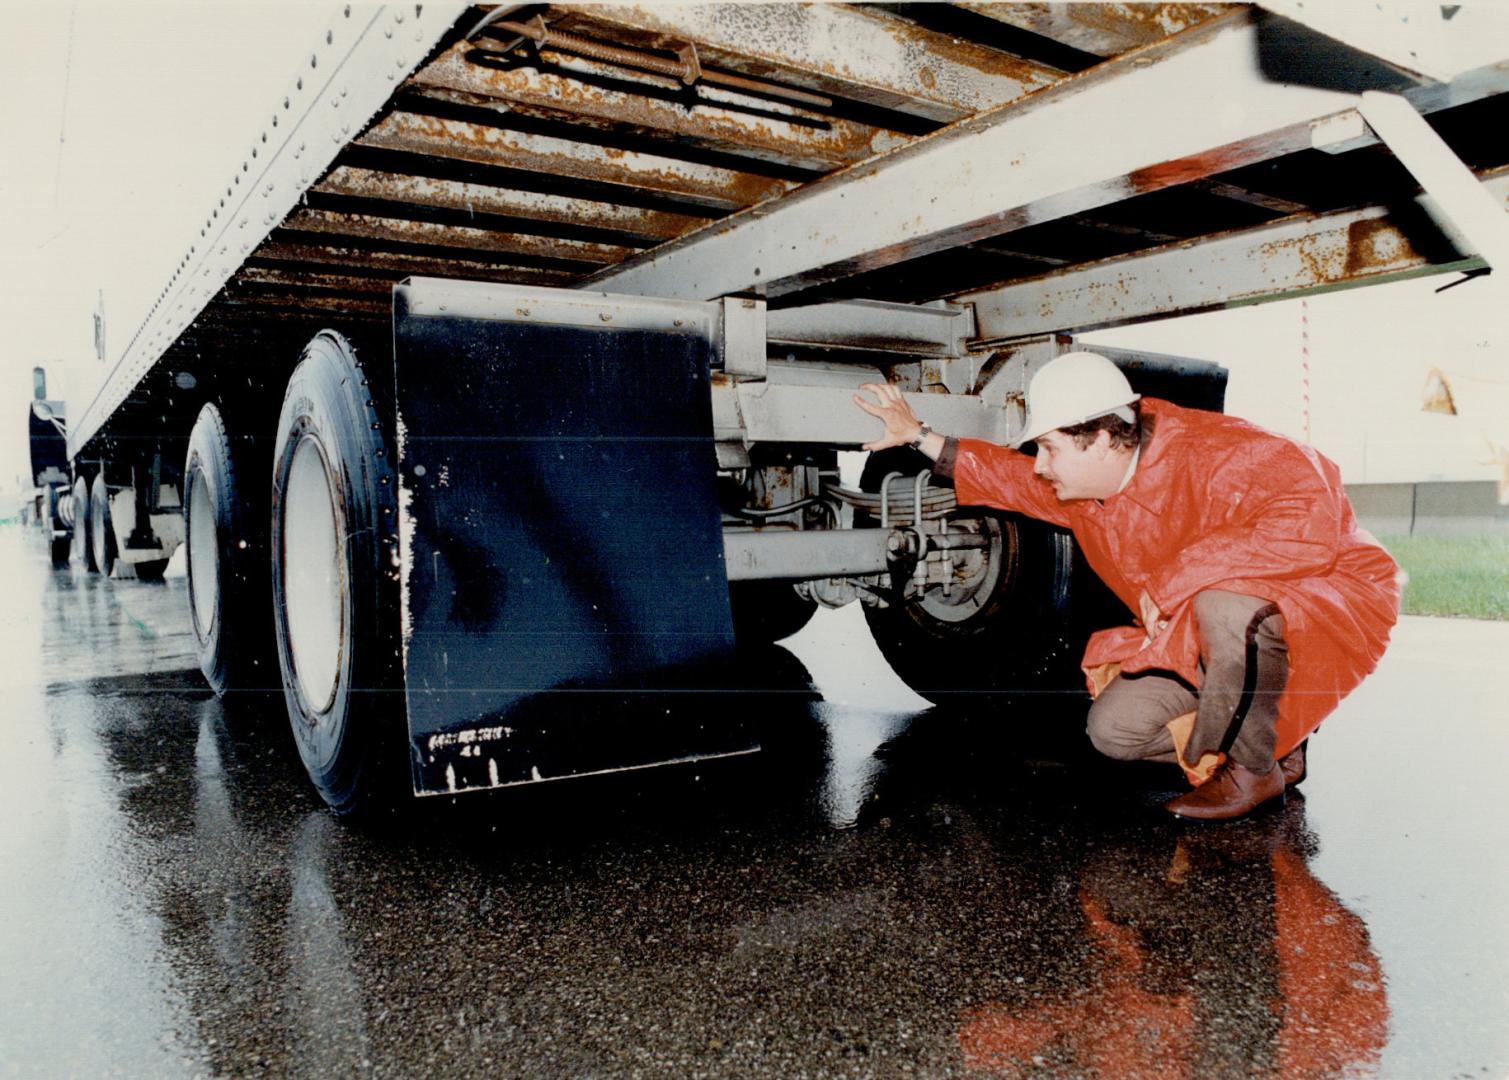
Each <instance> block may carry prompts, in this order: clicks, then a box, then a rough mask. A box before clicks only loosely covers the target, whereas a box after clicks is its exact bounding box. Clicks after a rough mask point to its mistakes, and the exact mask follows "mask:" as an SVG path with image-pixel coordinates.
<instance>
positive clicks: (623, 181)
mask: <svg viewBox="0 0 1509 1080" xmlns="http://www.w3.org/2000/svg"><path fill="white" fill-rule="evenodd" d="M356 141H357V143H358V144H360V145H362V146H374V147H378V148H380V149H386V150H402V151H405V152H407V153H412V154H426V155H430V156H433V157H440V158H450V159H453V160H457V161H468V162H473V163H475V164H480V165H494V166H501V167H504V168H509V169H518V170H521V171H524V172H531V173H541V174H544V175H547V176H564V177H570V178H572V179H578V180H589V181H593V182H597V183H605V184H617V185H621V186H624V187H629V188H635V189H639V190H642V191H646V192H650V193H654V194H660V195H667V196H672V197H675V198H679V199H682V200H684V201H686V202H690V203H693V204H697V205H703V206H709V207H714V208H718V209H725V210H733V209H740V208H742V207H744V206H748V205H749V204H751V203H754V202H759V201H761V200H762V199H766V198H770V197H772V196H774V195H779V194H782V193H783V192H785V191H787V190H789V189H790V188H793V187H795V186H796V185H795V184H792V183H790V182H788V181H784V180H775V179H772V178H770V177H766V176H757V175H755V174H753V173H743V172H735V171H734V170H731V169H724V168H720V167H717V166H712V165H702V164H697V163H693V162H682V161H676V160H674V159H671V158H665V157H658V156H655V155H652V154H642V153H638V152H631V151H616V152H614V153H613V154H612V155H611V156H610V155H609V154H607V153H605V152H604V151H603V149H602V148H601V147H597V146H592V145H590V144H587V143H579V142H572V141H568V140H566V139H557V138H553V137H550V136H544V135H532V134H526V133H523V132H516V131H506V130H502V129H499V128H493V127H487V126H485V125H481V124H471V123H466V122H464V121H460V120H444V119H440V118H438V117H432V116H420V115H417V114H414V113H393V114H391V115H389V116H386V117H384V118H383V119H382V120H380V121H378V123H376V124H375V125H373V127H372V129H371V130H370V131H368V132H367V133H366V134H365V135H363V136H361V138H359V139H357V140H356Z"/></svg>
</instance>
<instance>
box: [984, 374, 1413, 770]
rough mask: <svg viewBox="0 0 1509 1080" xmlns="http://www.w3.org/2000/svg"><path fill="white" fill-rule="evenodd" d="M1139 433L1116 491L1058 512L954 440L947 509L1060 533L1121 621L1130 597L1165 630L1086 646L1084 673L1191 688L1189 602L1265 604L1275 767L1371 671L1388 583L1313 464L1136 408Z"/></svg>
mask: <svg viewBox="0 0 1509 1080" xmlns="http://www.w3.org/2000/svg"><path fill="white" fill-rule="evenodd" d="M1141 407H1142V410H1143V414H1144V416H1151V418H1152V431H1151V436H1150V437H1149V438H1146V439H1144V442H1143V447H1142V453H1141V457H1140V458H1139V460H1138V463H1137V471H1136V473H1135V474H1134V475H1133V477H1132V480H1131V482H1130V483H1129V484H1128V485H1127V486H1126V488H1125V490H1123V491H1122V492H1121V493H1119V494H1117V495H1113V496H1111V497H1110V498H1108V499H1105V500H1104V501H1103V502H1102V501H1097V500H1094V499H1083V500H1071V501H1068V502H1060V501H1059V500H1058V498H1057V496H1055V495H1054V493H1053V487H1052V485H1050V484H1049V483H1048V482H1047V481H1045V480H1042V479H1041V478H1039V477H1036V476H1034V475H1033V474H1032V465H1033V460H1032V458H1031V457H1028V456H1027V455H1026V454H1022V453H1020V452H1018V451H1016V450H1009V449H1007V448H1005V447H1001V446H995V445H993V444H991V443H987V442H982V441H980V440H977V439H961V440H960V441H959V450H958V456H957V458H956V460H955V464H954V486H955V489H956V491H957V493H958V496H959V501H960V502H961V503H966V504H972V505H982V506H992V507H996V508H997V509H1001V510H1015V511H1018V512H1020V513H1023V514H1026V515H1028V516H1029V517H1034V518H1040V519H1042V520H1044V521H1049V522H1052V523H1054V524H1056V525H1062V526H1066V527H1067V528H1069V529H1071V530H1072V531H1073V533H1074V537H1075V539H1076V540H1078V541H1079V544H1080V547H1081V548H1083V549H1084V553H1085V558H1086V559H1087V560H1088V562H1089V564H1090V566H1091V567H1092V568H1093V569H1094V570H1095V572H1096V573H1097V574H1099V575H1100V577H1101V578H1102V579H1103V580H1104V581H1105V583H1106V584H1107V585H1108V586H1110V588H1111V590H1112V591H1113V592H1114V593H1115V594H1116V595H1117V596H1118V597H1120V598H1121V600H1122V601H1123V602H1124V603H1125V604H1126V605H1127V607H1129V608H1130V609H1131V610H1132V611H1137V610H1138V603H1137V597H1138V594H1139V592H1141V591H1142V590H1143V589H1146V590H1147V593H1148V595H1149V596H1151V597H1152V599H1153V601H1154V602H1155V603H1156V604H1157V605H1158V609H1159V610H1160V611H1161V612H1163V615H1164V617H1165V618H1167V619H1168V620H1169V626H1168V629H1167V630H1165V631H1164V632H1163V633H1162V634H1160V635H1159V636H1158V637H1157V638H1156V639H1155V640H1154V641H1153V642H1152V644H1150V645H1146V646H1144V642H1145V636H1144V634H1143V631H1142V629H1141V628H1140V627H1134V626H1122V627H1116V628H1113V629H1110V630H1102V631H1100V632H1099V633H1097V634H1095V635H1094V636H1093V637H1091V638H1090V642H1089V645H1088V646H1087V647H1086V649H1085V656H1084V660H1083V666H1084V669H1085V671H1086V673H1087V674H1088V673H1089V672H1091V671H1093V670H1095V669H1097V668H1100V667H1102V666H1103V665H1105V664H1111V663H1119V664H1121V670H1122V671H1123V672H1125V673H1127V674H1131V673H1134V672H1138V671H1148V670H1156V671H1172V672H1175V673H1177V674H1178V675H1180V676H1181V677H1182V678H1184V679H1186V680H1188V681H1189V683H1190V684H1191V685H1193V686H1195V687H1198V686H1199V685H1200V671H1199V642H1198V639H1197V638H1196V635H1195V625H1194V611H1193V605H1192V604H1191V603H1190V601H1191V599H1192V598H1193V597H1194V595H1195V594H1196V593H1197V592H1200V591H1202V590H1205V589H1223V590H1225V591H1227V592H1234V593H1241V594H1243V595H1247V596H1257V597H1261V598H1263V599H1265V600H1271V601H1273V602H1274V603H1276V604H1278V606H1279V609H1280V610H1281V611H1282V612H1283V615H1284V624H1285V628H1286V631H1285V639H1286V641H1287V643H1288V646H1289V682H1288V685H1287V686H1286V687H1285V690H1284V695H1283V697H1282V698H1281V699H1280V700H1279V719H1278V743H1277V745H1276V746H1275V748H1274V750H1275V753H1276V754H1277V756H1279V757H1282V756H1284V755H1285V754H1287V753H1288V752H1289V751H1290V750H1292V749H1293V748H1294V747H1296V746H1298V745H1299V743H1300V741H1301V740H1302V739H1304V738H1305V736H1307V735H1309V734H1310V732H1312V731H1314V730H1315V728H1316V727H1317V726H1318V725H1319V724H1320V722H1321V720H1323V719H1324V718H1325V717H1326V716H1327V714H1329V713H1330V712H1331V710H1332V709H1334V708H1335V707H1336V705H1337V703H1338V702H1339V701H1340V700H1341V699H1342V697H1343V696H1344V695H1345V694H1347V693H1348V692H1349V691H1350V690H1351V689H1352V688H1353V687H1355V686H1356V685H1357V684H1358V683H1359V682H1361V681H1362V679H1363V677H1364V676H1365V675H1367V674H1368V673H1369V672H1371V671H1372V670H1373V668H1374V667H1376V666H1377V664H1378V660H1379V658H1380V657H1382V655H1383V650H1384V648H1385V646H1386V645H1387V644H1388V636H1389V630H1390V628H1391V627H1392V626H1393V625H1394V622H1395V620H1396V619H1397V617H1398V612H1399V586H1398V582H1397V580H1396V577H1395V575H1396V573H1397V567H1396V566H1395V565H1394V561H1393V559H1391V558H1390V557H1389V555H1388V553H1387V552H1385V551H1384V550H1383V548H1382V547H1380V546H1379V545H1378V542H1377V541H1376V540H1374V539H1373V538H1372V536H1371V535H1369V534H1368V533H1367V532H1366V531H1364V530H1363V529H1361V528H1360V527H1359V526H1358V524H1357V519H1356V517H1355V516H1354V515H1353V513H1352V506H1351V503H1349V502H1348V501H1347V497H1346V494H1345V493H1344V492H1343V490H1342V486H1341V472H1340V470H1339V469H1338V468H1337V467H1336V465H1335V464H1334V463H1333V462H1332V461H1330V460H1329V459H1328V458H1326V457H1323V456H1322V455H1320V454H1318V453H1316V452H1315V451H1314V450H1312V449H1311V448H1309V447H1307V446H1301V445H1300V444H1299V443H1296V442H1294V441H1293V440H1291V439H1286V438H1284V437H1283V436H1281V435H1275V434H1273V433H1272V432H1269V431H1264V430H1263V429H1262V428H1259V427H1257V426H1255V425H1253V424H1249V423H1247V422H1246V421H1244V420H1239V419H1237V418H1235V417H1231V416H1223V415H1221V414H1219V413H1210V412H1201V411H1198V410H1194V409H1184V408H1180V407H1179V406H1177V405H1172V404H1170V403H1169V402H1166V401H1159V400H1158V399H1156V398H1144V399H1143V400H1142V403H1141Z"/></svg>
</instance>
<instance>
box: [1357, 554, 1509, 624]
mask: <svg viewBox="0 0 1509 1080" xmlns="http://www.w3.org/2000/svg"><path fill="white" fill-rule="evenodd" d="M1378 540H1379V542H1380V543H1381V544H1382V545H1383V546H1384V547H1385V548H1387V549H1388V551H1389V554H1391V555H1392V556H1393V557H1394V559H1395V560H1396V561H1397V562H1398V563H1399V565H1400V566H1401V567H1403V569H1404V571H1405V573H1407V574H1408V575H1409V580H1408V581H1407V582H1406V583H1405V586H1404V613H1405V614H1406V615H1457V616H1465V617H1467V618H1471V619H1509V535H1505V534H1504V533H1488V534H1483V533H1477V534H1470V535H1464V536H1380V537H1379V538H1378Z"/></svg>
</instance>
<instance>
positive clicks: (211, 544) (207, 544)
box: [188, 469, 220, 638]
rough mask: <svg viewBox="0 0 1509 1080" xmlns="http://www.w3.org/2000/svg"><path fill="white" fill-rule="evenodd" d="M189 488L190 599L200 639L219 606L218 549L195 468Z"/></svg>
mask: <svg viewBox="0 0 1509 1080" xmlns="http://www.w3.org/2000/svg"><path fill="white" fill-rule="evenodd" d="M190 475H191V476H192V479H191V481H190V483H191V485H192V486H191V487H190V488H189V537H188V541H189V555H188V562H189V597H190V600H191V602H192V608H193V612H194V622H195V623H196V624H197V626H198V629H199V636H200V637H201V638H203V637H205V636H206V635H208V634H209V632H210V629H211V627H213V626H214V625H215V616H216V615H217V614H218V612H219V605H220V547H219V544H218V543H217V542H216V536H215V505H214V502H213V500H212V499H211V497H210V485H209V484H208V483H207V482H206V481H205V479H204V474H203V473H201V472H199V471H198V470H197V469H196V470H195V471H194V472H193V473H192V474H190Z"/></svg>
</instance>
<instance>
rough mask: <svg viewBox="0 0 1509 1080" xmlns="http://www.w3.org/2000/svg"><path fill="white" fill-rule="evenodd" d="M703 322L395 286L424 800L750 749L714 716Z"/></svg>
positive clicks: (743, 734) (577, 296) (668, 310)
mask: <svg viewBox="0 0 1509 1080" xmlns="http://www.w3.org/2000/svg"><path fill="white" fill-rule="evenodd" d="M715 317H716V316H715V309H711V308H710V307H709V306H707V305H701V304H672V303H666V302H661V301H652V300H640V299H636V298H629V297H603V296H602V295H601V294H595V295H594V294H587V293H578V292H566V291H564V290H552V289H524V288H518V287H512V286H491V285H486V286H484V285H475V284H471V283H456V282H437V281H428V280H414V281H410V282H407V283H405V284H403V285H401V286H399V287H398V288H397V289H396V290H395V295H394V338H395V348H394V360H395V385H396V398H395V404H396V407H397V408H396V412H397V418H398V419H397V442H398V455H399V473H400V484H401V487H400V514H401V537H402V540H401V563H402V565H401V567H400V573H401V576H402V581H403V609H402V619H403V641H404V658H403V660H404V672H405V683H406V695H407V704H408V722H409V736H410V740H411V744H410V745H411V750H412V754H413V765H414V788H415V791H416V792H417V793H419V794H437V793H447V792H455V791H463V790H477V789H486V788H495V787H503V786H509V785H514V784H521V783H530V782H537V781H541V780H554V779H558V778H562V777H567V776H581V775H583V774H591V773H598V772H608V771H617V770H622V769H630V768H641V767H645V766H649V765H656V764H663V763H670V762H677V761H695V760H699V759H702V758H707V757H716V756H724V755H730V754H739V753H748V752H751V751H752V750H755V749H758V747H757V746H756V744H755V742H754V739H753V737H752V735H751V734H750V733H749V728H748V725H746V724H745V723H744V722H742V721H741V720H740V719H739V717H738V716H737V713H738V709H736V708H728V707H727V706H728V704H729V703H730V700H731V698H736V697H737V696H738V695H736V694H735V695H730V693H729V689H730V688H731V687H732V685H733V682H732V679H733V663H732V653H733V640H734V639H733V628H732V623H731V620H730V615H729V604H728V585H727V574H726V571H725V570H724V558H723V540H722V530H721V527H720V524H719V511H718V505H717V498H716V494H715V488H714V482H715V476H716V474H715V469H716V465H715V456H714V448H713V441H712V405H711V394H710V390H709V363H710V361H711V359H712V357H713V350H714V342H715V340H716V325H715V323H714V322H713V320H714V319H715Z"/></svg>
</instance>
